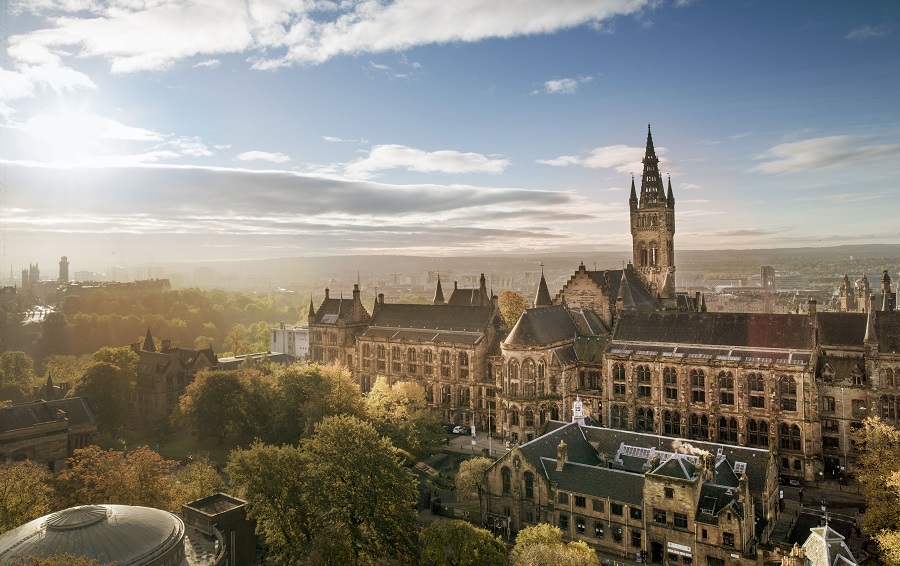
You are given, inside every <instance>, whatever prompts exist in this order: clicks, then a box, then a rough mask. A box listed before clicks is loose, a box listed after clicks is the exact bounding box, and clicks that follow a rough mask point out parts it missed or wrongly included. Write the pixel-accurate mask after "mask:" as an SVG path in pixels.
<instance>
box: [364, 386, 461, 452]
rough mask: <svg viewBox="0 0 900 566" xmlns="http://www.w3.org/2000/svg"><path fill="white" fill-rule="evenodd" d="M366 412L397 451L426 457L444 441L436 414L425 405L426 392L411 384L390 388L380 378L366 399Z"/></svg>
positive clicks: (420, 387) (443, 432) (442, 431)
mask: <svg viewBox="0 0 900 566" xmlns="http://www.w3.org/2000/svg"><path fill="white" fill-rule="evenodd" d="M365 405H366V412H367V413H368V415H369V418H370V419H371V420H372V424H373V425H375V428H376V429H377V430H378V432H379V433H380V434H382V435H384V436H387V437H388V438H389V439H390V440H391V442H392V443H393V444H394V446H396V447H397V448H399V449H401V450H403V451H405V452H409V453H412V454H414V455H416V456H419V457H424V456H427V455H428V454H430V453H431V452H432V450H433V449H434V448H435V447H436V446H437V445H438V442H439V441H440V439H442V438H444V436H445V431H444V430H443V429H442V428H441V422H440V419H439V418H438V415H437V413H436V412H435V411H434V410H433V409H431V408H429V407H428V405H427V404H426V403H425V389H424V388H423V387H422V386H421V385H419V384H418V383H415V382H412V381H398V382H397V383H394V384H393V385H388V382H387V379H386V378H385V377H383V376H378V377H377V378H376V380H375V385H374V386H373V387H372V390H371V391H369V393H368V395H366V398H365Z"/></svg>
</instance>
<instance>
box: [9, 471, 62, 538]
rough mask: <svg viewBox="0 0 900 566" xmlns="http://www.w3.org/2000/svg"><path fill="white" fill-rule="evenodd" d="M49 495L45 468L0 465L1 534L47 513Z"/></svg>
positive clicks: (48, 475) (50, 491)
mask: <svg viewBox="0 0 900 566" xmlns="http://www.w3.org/2000/svg"><path fill="white" fill-rule="evenodd" d="M52 494H53V488H52V486H51V485H50V472H49V471H48V470H47V467H46V466H41V465H40V464H37V463H36V462H32V461H31V460H25V461H23V462H10V461H6V462H0V533H4V532H6V531H8V530H10V529H14V528H16V527H18V526H19V525H23V524H25V523H27V522H28V521H31V520H32V519H37V518H38V517H40V516H42V515H46V514H47V513H49V512H50V498H51V495H52Z"/></svg>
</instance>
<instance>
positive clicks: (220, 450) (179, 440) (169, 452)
mask: <svg viewBox="0 0 900 566" xmlns="http://www.w3.org/2000/svg"><path fill="white" fill-rule="evenodd" d="M156 440H157V439H156V435H154V434H152V433H150V434H146V433H140V432H137V431H126V433H125V442H126V443H127V444H126V446H128V447H129V448H138V447H140V446H143V445H145V444H146V445H147V446H149V447H150V448H152V449H154V450H155V449H156ZM252 441H253V439H251V438H244V437H241V436H233V437H229V438H226V439H225V440H223V441H222V443H221V444H220V443H219V439H218V438H204V439H203V440H200V439H199V438H198V437H196V436H192V435H191V434H190V433H189V432H185V431H177V432H174V433H172V434H171V435H170V436H169V437H168V438H166V439H165V440H163V441H162V442H160V443H159V453H160V455H162V457H163V458H166V459H169V460H178V461H179V462H182V463H185V462H187V461H188V460H189V458H188V456H189V455H191V454H203V455H206V456H207V457H209V459H210V460H212V461H213V462H214V463H217V464H221V465H222V466H224V465H225V464H226V463H228V453H229V452H231V451H232V450H233V449H235V448H246V447H248V446H250V443H251V442H252Z"/></svg>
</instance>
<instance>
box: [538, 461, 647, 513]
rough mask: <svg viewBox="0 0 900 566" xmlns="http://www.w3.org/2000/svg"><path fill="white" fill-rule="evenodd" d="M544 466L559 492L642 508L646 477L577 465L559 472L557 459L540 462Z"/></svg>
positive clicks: (566, 466) (572, 464)
mask: <svg viewBox="0 0 900 566" xmlns="http://www.w3.org/2000/svg"><path fill="white" fill-rule="evenodd" d="M541 462H542V464H543V466H544V470H545V471H546V474H547V476H548V477H549V480H550V482H551V483H554V484H556V487H557V489H560V490H563V491H570V492H572V493H578V494H584V495H587V496H590V497H597V498H607V497H608V498H609V499H611V500H613V501H621V502H623V503H627V504H629V505H641V504H643V500H644V476H643V475H640V474H632V473H629V472H622V471H619V470H610V469H607V468H598V467H597V466H589V465H586V464H579V463H577V462H566V463H565V465H564V466H563V469H562V471H557V470H556V457H555V456H554V457H553V458H541Z"/></svg>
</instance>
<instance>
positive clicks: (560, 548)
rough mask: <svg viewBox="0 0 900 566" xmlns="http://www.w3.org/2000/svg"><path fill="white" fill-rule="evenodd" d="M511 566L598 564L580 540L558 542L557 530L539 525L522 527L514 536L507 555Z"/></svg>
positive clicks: (560, 534) (590, 550) (591, 565)
mask: <svg viewBox="0 0 900 566" xmlns="http://www.w3.org/2000/svg"><path fill="white" fill-rule="evenodd" d="M510 564H512V565H513V566H543V565H545V564H554V565H558V566H598V565H599V564H600V561H599V560H598V559H597V553H596V552H594V551H593V550H592V549H591V548H590V547H589V546H588V545H587V544H586V543H585V542H584V541H572V542H570V543H568V544H566V543H564V542H563V541H562V531H561V530H559V528H558V527H554V526H551V525H548V524H546V523H540V524H537V525H534V526H533V527H525V528H524V529H522V530H521V531H519V534H518V535H517V536H516V546H515V547H513V550H512V554H511V556H510Z"/></svg>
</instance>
